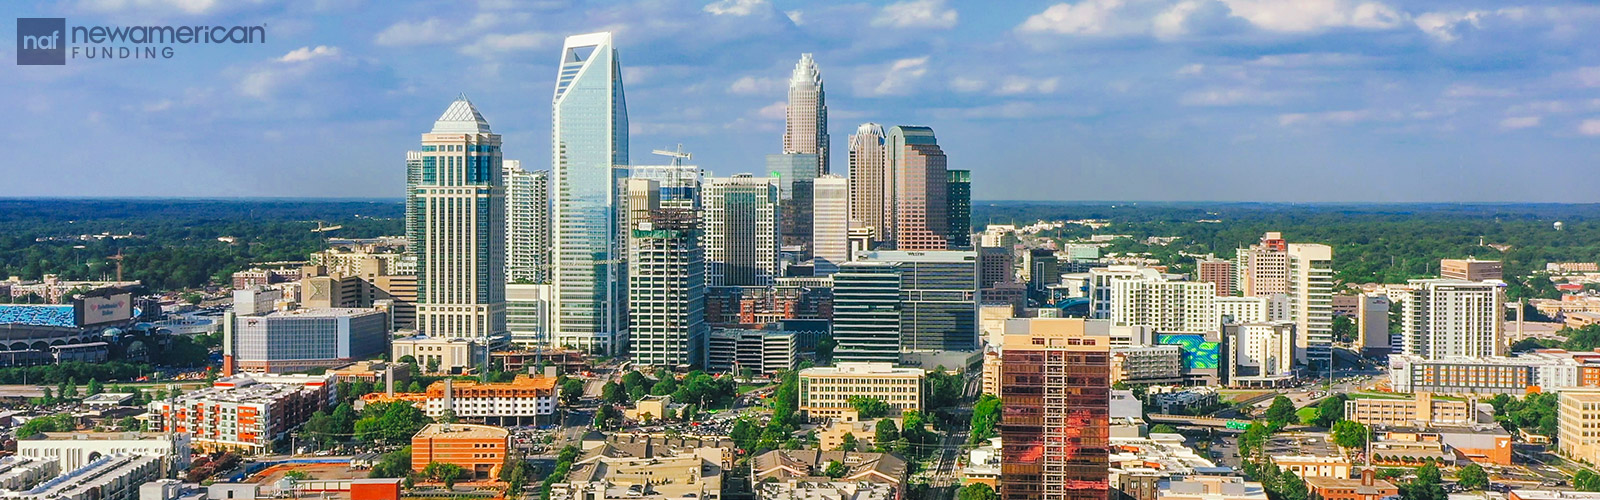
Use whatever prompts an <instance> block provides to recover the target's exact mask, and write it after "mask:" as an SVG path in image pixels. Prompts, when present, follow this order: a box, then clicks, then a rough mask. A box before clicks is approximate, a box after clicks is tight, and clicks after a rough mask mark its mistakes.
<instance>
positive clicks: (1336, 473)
mask: <svg viewBox="0 0 1600 500" xmlns="http://www.w3.org/2000/svg"><path fill="white" fill-rule="evenodd" d="M1272 463H1275V464H1278V468H1280V469H1283V471H1284V472H1288V473H1292V474H1294V475H1296V476H1300V479H1311V478H1313V477H1333V478H1339V479H1348V478H1350V459H1348V458H1345V457H1342V456H1317V455H1277V456H1273V457H1272Z"/></svg>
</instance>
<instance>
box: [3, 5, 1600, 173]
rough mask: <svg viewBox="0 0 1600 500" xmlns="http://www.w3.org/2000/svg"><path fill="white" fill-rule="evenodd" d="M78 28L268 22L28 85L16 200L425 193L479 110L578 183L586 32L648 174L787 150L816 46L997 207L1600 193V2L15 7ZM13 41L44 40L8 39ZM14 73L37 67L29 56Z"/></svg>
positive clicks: (840, 107) (18, 110) (832, 73)
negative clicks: (799, 63)
mask: <svg viewBox="0 0 1600 500" xmlns="http://www.w3.org/2000/svg"><path fill="white" fill-rule="evenodd" d="M9 10H12V11H14V12H13V14H14V15H13V17H65V18H67V23H68V25H69V26H71V25H89V24H93V25H102V24H103V25H136V24H137V25H150V24H184V25H194V24H207V25H235V24H242V25H255V24H263V23H265V24H266V25H267V26H268V37H267V40H268V42H267V43H265V44H258V45H238V46H234V45H226V46H224V45H214V46H200V45H195V46H180V47H178V48H177V49H178V50H177V54H176V55H175V57H174V58H173V59H170V60H160V59H158V60H123V61H103V60H94V61H81V60H69V61H68V64H67V65H66V66H54V67H52V66H16V65H14V64H11V65H9V69H8V70H7V71H6V74H7V76H9V77H8V78H0V89H3V92H0V106H3V107H4V109H7V110H11V112H12V113H11V116H10V117H9V118H10V119H8V120H6V121H5V123H3V124H0V137H3V138H4V140H3V141H4V142H0V144H3V145H5V146H8V147H7V149H8V152H9V158H8V161H5V162H0V179H5V180H6V181H5V183H4V185H5V186H6V187H7V188H8V189H5V190H4V191H3V192H0V196H5V197H36V196H48V197H241V196H242V197H306V198H326V197H337V198H398V197H399V196H400V194H401V190H402V188H403V185H404V172H405V170H404V156H405V151H406V150H408V149H415V148H416V147H417V144H418V139H419V136H420V134H422V133H423V132H425V131H427V129H428V128H429V127H430V126H431V124H432V123H433V120H434V119H435V118H437V117H438V115H439V113H441V112H443V111H444V109H445V107H447V106H448V105H449V103H450V101H451V100H453V99H454V98H455V96H456V95H458V94H461V93H465V94H467V95H468V96H469V97H470V98H471V99H472V101H473V103H474V104H476V105H477V107H478V108H479V109H480V110H481V111H482V112H483V114H484V115H485V117H486V118H487V119H488V121H489V122H490V123H491V124H492V126H493V127H494V130H495V132H497V133H500V134H503V135H504V140H505V157H506V158H507V159H518V160H522V161H523V165H524V167H525V168H529V169H545V168H548V166H549V158H550V154H549V144H550V131H549V127H550V97H551V93H552V91H553V88H554V84H555V76H556V63H557V60H558V56H559V49H560V45H561V40H562V38H563V37H565V36H566V35H569V34H573V33H581V32H586V31H597V30H609V31H612V32H614V33H615V37H616V40H617V45H618V47H619V49H620V51H621V60H622V66H623V72H624V78H623V81H624V86H625V87H626V89H627V103H628V108H629V109H628V112H629V118H630V123H631V130H630V132H631V138H630V144H631V148H632V151H631V154H630V156H631V158H632V160H633V163H635V164H660V163H666V162H667V158H665V157H658V156H653V155H651V154H650V150H652V149H671V148H673V147H675V146H676V145H677V144H679V143H681V144H683V147H684V149H685V150H686V151H689V152H691V153H693V154H694V160H693V161H692V163H695V164H698V165H700V166H702V167H704V168H706V169H708V170H710V171H712V172H714V173H716V174H718V175H728V174H733V173H739V172H759V171H761V170H762V169H763V168H764V163H763V161H764V156H765V155H766V154H769V153H777V152H779V150H780V147H781V136H782V129H783V118H784V113H783V100H784V98H785V91H784V89H785V84H786V82H787V79H788V76H789V72H790V69H791V68H792V67H793V65H794V61H795V59H796V58H798V57H799V55H800V53H801V52H811V53H814V54H815V58H816V60H817V63H818V65H819V66H820V67H821V71H822V76H823V78H824V79H825V81H826V83H827V87H828V105H829V111H830V120H829V124H830V127H829V128H830V134H831V136H832V149H833V156H832V163H833V165H835V171H836V172H838V173H844V172H843V171H844V170H845V169H844V165H846V163H847V162H846V161H845V160H846V158H845V150H846V147H845V146H846V144H847V140H848V136H849V134H850V133H851V132H853V131H854V130H855V128H856V126H857V125H858V124H860V123H861V122H865V121H874V122H878V123H882V124H885V125H886V126H888V125H896V124H918V125H927V126H931V127H933V129H934V131H935V132H936V133H937V135H938V138H939V143H940V144H941V146H942V147H943V148H944V150H945V151H946V152H947V153H948V154H949V161H950V168H960V169H970V170H972V172H973V181H974V186H973V190H974V192H973V198H974V199H976V200H1052V201H1073V200H1149V201H1293V202H1387V201H1444V202H1458V201H1492V202H1594V201H1597V200H1596V198H1597V196H1596V193H1600V175H1596V173H1595V172H1596V169H1595V167H1596V165H1600V43H1597V42H1600V32H1597V31H1596V30H1593V29H1591V27H1593V26H1596V25H1600V6H1595V5H1589V4H1585V3H1583V2H1578V1H1550V2H1525V3H1512V4H1508V3H1504V2H1493V1H1484V0H1474V1H1445V0H1409V1H1400V0H1381V1H1365V0H1125V1H1120V2H1119V1H1112V0H1072V1H1067V2H1029V3H1026V4H1017V5H1012V4H1008V5H1006V6H1005V7H1004V8H993V7H985V8H977V7H976V6H974V5H971V4H965V3H961V2H955V1H941V0H908V1H900V2H876V3H869V4H857V3H842V2H827V3H817V2H789V1H768V0H717V1H709V0H642V1H628V2H614V3H603V4H591V3H580V2H570V1H561V0H551V1H541V2H513V1H494V0H483V1H479V2H477V3H476V4H470V5H464V6H459V7H458V6H456V4H455V3H454V2H407V3H403V4H394V5H391V4H389V3H382V2H374V1H370V0H367V1H363V0H323V1H318V2H309V3H304V2H300V3H291V2H279V1H261V2H220V1H207V0H201V1H195V0H184V1H179V0H132V1H105V0H81V1H69V2H62V3H60V4H57V3H52V2H27V3H22V4H14V7H13V8H12V9H9ZM0 26H3V27H4V30H6V32H4V33H0V39H7V40H10V39H15V38H16V37H15V33H14V32H13V30H14V29H15V24H14V23H11V22H0ZM3 45H4V47H5V50H6V51H7V52H8V54H7V55H6V58H7V59H10V60H11V62H13V63H14V62H15V59H16V52H15V49H16V47H15V46H14V45H12V44H9V43H8V44H3Z"/></svg>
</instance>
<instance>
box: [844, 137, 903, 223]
mask: <svg viewBox="0 0 1600 500" xmlns="http://www.w3.org/2000/svg"><path fill="white" fill-rule="evenodd" d="M883 140H884V133H883V126H881V125H878V124H876V123H870V122H869V123H863V124H861V126H860V127H858V128H856V133H854V134H851V135H850V227H851V229H855V228H867V229H870V230H871V233H872V236H871V237H870V240H871V244H876V242H879V241H883V239H885V238H887V237H888V236H887V235H888V234H889V232H888V227H889V226H888V224H889V217H890V214H891V213H893V210H892V209H891V208H890V207H889V204H890V203H891V202H892V201H893V199H892V198H891V197H890V195H891V193H893V192H894V191H893V188H892V187H891V186H890V185H889V182H891V177H890V175H889V172H888V168H889V159H888V150H886V149H885V148H884V142H883ZM870 246H871V245H870V244H869V248H867V249H866V250H871V248H870Z"/></svg>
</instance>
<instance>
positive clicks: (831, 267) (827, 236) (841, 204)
mask: <svg viewBox="0 0 1600 500" xmlns="http://www.w3.org/2000/svg"><path fill="white" fill-rule="evenodd" d="M813 193H814V196H813V203H812V207H813V208H812V214H811V215H812V218H811V246H812V249H811V259H812V261H813V262H814V265H815V269H816V274H818V275H824V274H833V273H834V272H837V271H838V270H839V264H843V263H845V262H849V261H850V182H849V180H847V179H845V178H844V177H840V176H837V175H824V176H822V177H818V178H817V180H816V184H815V185H814V189H813Z"/></svg>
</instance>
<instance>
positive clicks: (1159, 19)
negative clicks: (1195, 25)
mask: <svg viewBox="0 0 1600 500" xmlns="http://www.w3.org/2000/svg"><path fill="white" fill-rule="evenodd" d="M1202 7H1204V2H1201V1H1200V0H1185V1H1182V2H1178V3H1177V4H1175V5H1173V6H1172V7H1170V8H1168V9H1167V10H1164V11H1162V12H1161V14H1158V15H1156V18H1155V21H1154V26H1153V29H1154V32H1155V35H1156V37H1158V38H1172V37H1176V36H1180V35H1184V34H1187V33H1188V32H1189V29H1188V28H1187V27H1186V26H1185V24H1186V23H1187V22H1188V20H1189V18H1190V17H1191V16H1193V15H1194V14H1195V13H1196V12H1199V11H1200V9H1201V8H1202Z"/></svg>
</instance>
